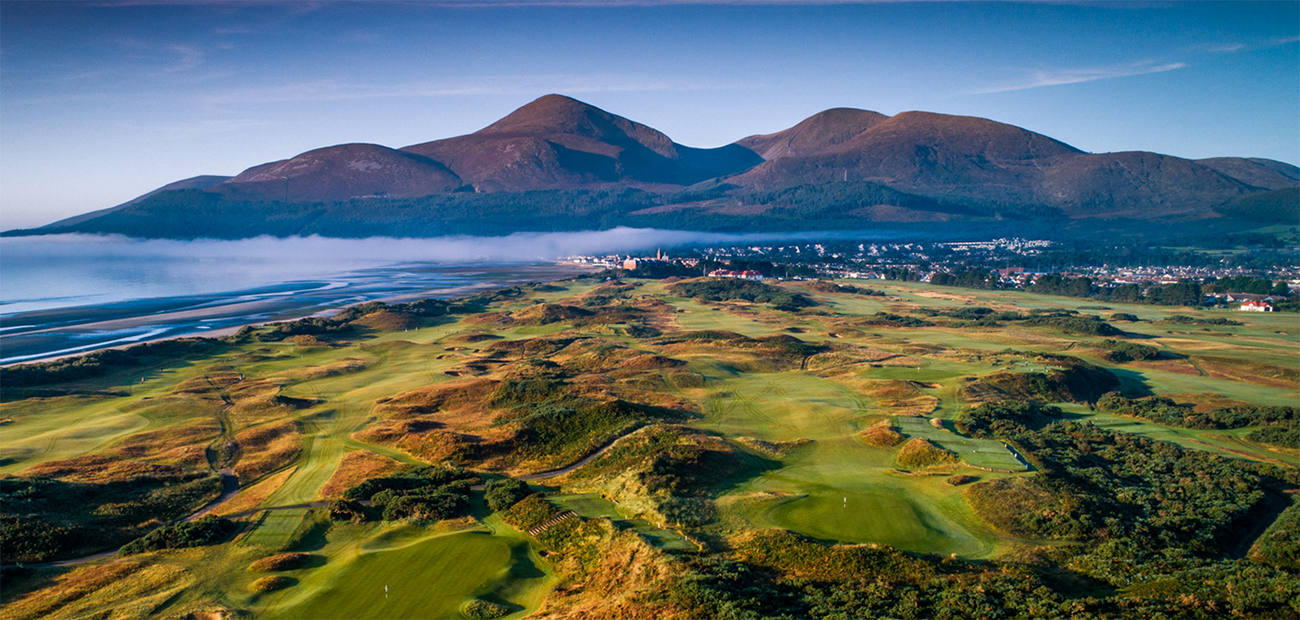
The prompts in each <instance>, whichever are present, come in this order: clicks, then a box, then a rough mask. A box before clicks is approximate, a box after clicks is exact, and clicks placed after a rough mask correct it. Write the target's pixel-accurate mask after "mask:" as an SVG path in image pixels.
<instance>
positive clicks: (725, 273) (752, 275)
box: [709, 269, 763, 280]
mask: <svg viewBox="0 0 1300 620" xmlns="http://www.w3.org/2000/svg"><path fill="white" fill-rule="evenodd" d="M709 277H710V278H739V279H741V280H762V279H763V274H761V273H759V272H757V271H750V270H745V271H731V270H729V269H714V270H713V271H710V272H709Z"/></svg>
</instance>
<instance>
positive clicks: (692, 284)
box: [668, 278, 817, 310]
mask: <svg viewBox="0 0 1300 620" xmlns="http://www.w3.org/2000/svg"><path fill="white" fill-rule="evenodd" d="M668 290H670V291H672V293H673V294H674V295H680V296H682V297H693V298H695V299H703V300H706V301H749V302H753V303H765V304H770V305H771V306H772V307H773V308H776V309H777V310H798V309H800V308H807V307H810V306H815V305H817V304H816V302H814V301H813V300H811V299H808V298H807V297H806V296H804V295H801V294H799V293H795V292H792V291H788V290H785V289H783V288H780V287H776V286H772V285H771V284H765V283H763V282H754V281H752V280H740V279H736V278H705V279H701V280H692V281H689V282H678V283H676V284H672V285H669V287H668Z"/></svg>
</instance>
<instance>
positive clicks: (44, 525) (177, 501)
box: [0, 463, 221, 562]
mask: <svg viewBox="0 0 1300 620" xmlns="http://www.w3.org/2000/svg"><path fill="white" fill-rule="evenodd" d="M96 466H97V465H96V464H93V463H84V464H78V467H80V468H81V470H83V471H90V470H91V468H94V467H96ZM220 494H221V478H220V477H218V476H215V475H211V474H210V473H208V472H199V471H193V470H183V469H180V468H176V467H169V466H161V465H141V466H140V467H139V468H138V471H135V472H131V473H128V474H125V475H121V476H119V477H118V478H117V479H114V480H107V481H105V482H100V483H89V482H68V481H66V480H61V479H55V478H45V477H27V476H5V477H0V554H3V559H4V561H5V562H15V561H17V562H44V561H48V560H55V559H62V558H67V557H73V556H75V555H79V554H85V553H92V552H94V551H99V550H103V549H105V548H112V547H116V546H118V545H122V544H125V543H127V542H129V541H131V540H132V539H135V538H138V537H139V536H142V535H144V534H145V533H147V531H148V529H149V528H152V527H154V526H155V525H156V523H157V522H158V521H170V520H174V519H179V518H181V517H183V516H185V515H187V514H189V513H190V512H192V511H194V510H196V509H198V508H199V507H201V506H202V505H203V504H205V503H207V502H209V501H211V500H212V499H214V498H216V497H217V496H218V495H220Z"/></svg>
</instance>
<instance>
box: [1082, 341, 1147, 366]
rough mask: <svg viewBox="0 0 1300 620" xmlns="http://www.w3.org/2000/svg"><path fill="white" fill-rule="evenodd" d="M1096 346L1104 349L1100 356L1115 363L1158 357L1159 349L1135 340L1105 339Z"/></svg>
mask: <svg viewBox="0 0 1300 620" xmlns="http://www.w3.org/2000/svg"><path fill="white" fill-rule="evenodd" d="M1097 346H1098V347H1100V348H1102V349H1104V350H1105V352H1104V353H1102V357H1105V358H1106V359H1107V360H1108V361H1111V362H1115V363H1117V364H1123V363H1125V362H1136V361H1141V360H1154V359H1159V358H1160V349H1157V348H1155V347H1153V346H1149V345H1145V344H1138V343H1136V342H1128V341H1127V340H1110V339H1106V340H1103V341H1101V342H1100V343H1098V344H1097Z"/></svg>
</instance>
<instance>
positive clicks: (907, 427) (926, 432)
mask: <svg viewBox="0 0 1300 620" xmlns="http://www.w3.org/2000/svg"><path fill="white" fill-rule="evenodd" d="M894 426H896V427H897V428H898V432H900V433H902V434H904V435H907V436H908V437H920V438H922V439H925V440H927V441H929V442H930V443H932V444H934V445H936V446H939V447H940V448H943V449H944V450H949V451H951V452H955V453H957V456H958V457H960V458H961V460H962V462H964V463H967V464H969V465H974V466H975V467H989V468H992V469H1009V470H1013V471H1023V470H1024V469H1025V465H1024V463H1021V462H1020V461H1019V460H1017V459H1016V457H1015V455H1014V454H1012V453H1011V451H1009V450H1008V449H1007V448H1005V447H1003V445H1002V442H1000V441H994V440H992V439H975V438H973V437H964V436H962V435H958V434H956V433H954V432H952V431H951V430H949V429H947V428H943V429H939V428H935V427H934V426H932V425H931V424H930V421H929V420H928V419H926V418H914V417H897V418H894Z"/></svg>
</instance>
